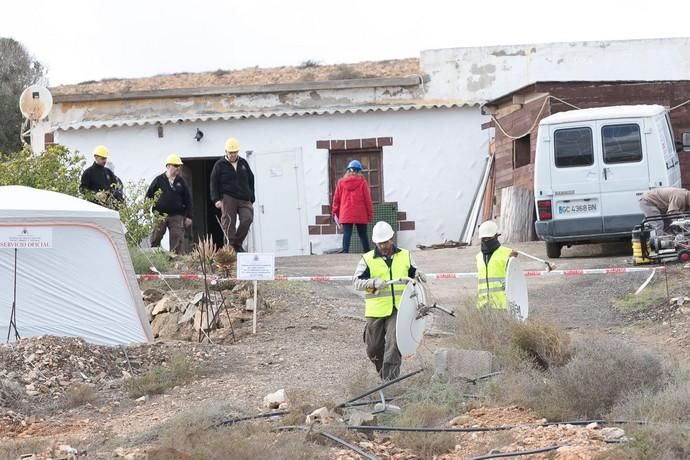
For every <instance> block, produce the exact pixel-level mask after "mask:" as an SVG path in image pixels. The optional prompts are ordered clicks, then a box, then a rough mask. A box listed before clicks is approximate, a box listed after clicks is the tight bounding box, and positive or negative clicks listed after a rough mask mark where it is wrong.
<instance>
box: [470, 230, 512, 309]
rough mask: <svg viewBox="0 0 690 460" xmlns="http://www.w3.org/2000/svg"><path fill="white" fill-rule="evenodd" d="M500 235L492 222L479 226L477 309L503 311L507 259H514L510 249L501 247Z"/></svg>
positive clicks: (504, 306) (505, 304)
mask: <svg viewBox="0 0 690 460" xmlns="http://www.w3.org/2000/svg"><path fill="white" fill-rule="evenodd" d="M499 236H500V233H499V232H498V226H497V225H496V223H495V222H494V221H491V220H487V221H486V222H484V223H483V224H481V225H480V226H479V240H480V242H481V250H480V251H479V253H478V254H477V256H476V259H477V283H478V284H477V307H478V308H485V307H489V308H495V309H501V310H505V309H506V308H507V305H508V302H507V300H506V291H505V289H506V267H507V265H508V259H510V258H511V257H516V256H517V253H516V252H514V251H513V250H512V249H510V248H508V247H506V246H501V243H500V242H499V241H498V237H499Z"/></svg>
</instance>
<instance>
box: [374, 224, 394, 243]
mask: <svg viewBox="0 0 690 460" xmlns="http://www.w3.org/2000/svg"><path fill="white" fill-rule="evenodd" d="M393 235H395V232H394V231H393V227H391V226H390V224H388V222H384V221H382V220H381V221H379V222H376V225H374V229H373V230H372V232H371V240H372V241H373V242H374V243H383V242H385V241H388V240H390V239H391V238H393Z"/></svg>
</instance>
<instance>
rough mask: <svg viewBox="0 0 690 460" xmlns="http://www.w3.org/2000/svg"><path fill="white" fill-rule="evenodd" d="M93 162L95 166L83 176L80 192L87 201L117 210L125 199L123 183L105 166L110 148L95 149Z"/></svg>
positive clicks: (90, 167)
mask: <svg viewBox="0 0 690 460" xmlns="http://www.w3.org/2000/svg"><path fill="white" fill-rule="evenodd" d="M93 160H94V161H93V164H92V165H91V166H89V167H88V168H86V169H85V170H84V172H83V173H82V175H81V183H80V184H79V190H81V193H83V194H84V196H85V198H86V199H87V200H89V201H91V202H93V203H96V204H100V205H101V206H106V207H108V208H111V209H116V208H117V207H118V204H119V203H122V202H124V201H125V198H124V195H123V193H122V181H120V179H118V177H117V176H116V175H115V173H114V172H113V171H111V170H110V168H108V167H106V165H105V164H106V162H107V161H108V148H107V147H106V146H104V145H99V146H97V147H96V148H95V149H93Z"/></svg>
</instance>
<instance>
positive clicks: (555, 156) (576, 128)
mask: <svg viewBox="0 0 690 460" xmlns="http://www.w3.org/2000/svg"><path fill="white" fill-rule="evenodd" d="M582 130H587V131H589V142H590V144H589V146H590V158H591V162H589V163H586V164H573V165H559V164H558V149H557V147H558V145H557V142H558V139H557V138H558V134H559V133H560V132H563V131H582ZM580 156H582V155H580ZM595 160H596V158H595V151H594V131H593V130H592V127H591V126H574V127H572V128H559V129H556V130H554V132H553V161H554V165H555V166H556V168H559V169H567V168H589V167H591V166H593V165H594V164H595V162H596V161H595Z"/></svg>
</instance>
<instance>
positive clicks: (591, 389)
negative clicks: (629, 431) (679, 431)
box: [544, 337, 668, 420]
mask: <svg viewBox="0 0 690 460" xmlns="http://www.w3.org/2000/svg"><path fill="white" fill-rule="evenodd" d="M667 377H668V376H667V373H666V372H665V370H664V368H663V366H662V363H661V360H660V358H659V357H658V356H657V355H656V354H653V353H651V352H648V351H646V350H641V349H637V348H635V347H632V346H630V345H628V344H625V343H623V342H620V341H617V340H613V339H608V338H603V337H602V338H596V339H594V338H589V339H587V340H586V341H582V343H580V344H578V346H577V347H576V350H575V354H574V356H573V358H572V359H571V360H570V362H568V364H566V365H565V366H563V367H560V368H557V369H554V370H553V371H551V376H550V380H551V386H552V388H551V395H552V398H553V400H552V401H551V402H550V403H551V404H550V405H549V408H548V410H549V412H550V413H548V414H544V415H545V416H547V417H548V418H552V419H561V420H563V419H566V418H575V417H594V418H599V417H603V416H604V415H606V414H608V412H609V411H610V410H611V409H612V408H613V406H614V405H615V404H616V403H618V402H619V401H620V400H622V398H624V397H626V396H627V395H629V394H630V393H633V392H635V391H641V390H645V389H647V390H650V391H656V390H659V389H660V388H661V387H662V386H663V385H664V384H665V382H666V379H667Z"/></svg>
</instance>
